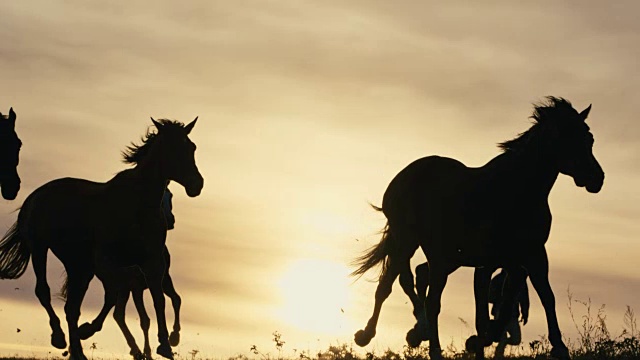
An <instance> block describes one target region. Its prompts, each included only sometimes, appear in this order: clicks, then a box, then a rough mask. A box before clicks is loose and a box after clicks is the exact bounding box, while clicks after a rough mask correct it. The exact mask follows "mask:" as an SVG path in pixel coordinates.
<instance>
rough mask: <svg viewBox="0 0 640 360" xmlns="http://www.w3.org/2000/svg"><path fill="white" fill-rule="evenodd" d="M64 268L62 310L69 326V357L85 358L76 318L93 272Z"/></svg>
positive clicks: (78, 317) (83, 359)
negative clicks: (65, 283)
mask: <svg viewBox="0 0 640 360" xmlns="http://www.w3.org/2000/svg"><path fill="white" fill-rule="evenodd" d="M66 270H67V300H66V302H65V304H64V312H65V314H66V316H67V325H68V326H69V359H79V360H85V359H87V357H86V356H85V355H84V352H83V351H82V344H81V343H80V339H81V337H80V334H79V331H78V320H79V319H80V306H81V305H82V300H83V299H84V296H85V294H86V293H87V289H88V288H89V283H90V282H91V279H92V278H93V272H92V271H87V270H85V269H82V268H75V267H67V268H66Z"/></svg>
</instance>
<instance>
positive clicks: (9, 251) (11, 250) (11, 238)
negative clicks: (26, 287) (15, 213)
mask: <svg viewBox="0 0 640 360" xmlns="http://www.w3.org/2000/svg"><path fill="white" fill-rule="evenodd" d="M30 257H31V250H30V249H29V246H28V244H27V241H26V239H25V238H24V237H23V236H22V234H21V233H20V230H18V222H15V223H14V224H13V226H11V228H10V229H9V231H7V233H6V234H5V235H4V237H3V238H2V240H0V279H17V278H19V277H20V276H22V274H24V272H25V270H26V269H27V265H29V258H30Z"/></svg>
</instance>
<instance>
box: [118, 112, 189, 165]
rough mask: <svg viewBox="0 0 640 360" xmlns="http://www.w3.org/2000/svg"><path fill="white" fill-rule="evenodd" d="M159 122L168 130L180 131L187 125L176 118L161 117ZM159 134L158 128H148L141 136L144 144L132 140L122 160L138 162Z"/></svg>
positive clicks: (123, 153)
mask: <svg viewBox="0 0 640 360" xmlns="http://www.w3.org/2000/svg"><path fill="white" fill-rule="evenodd" d="M158 122H159V123H160V124H162V125H163V127H162V131H166V132H176V131H180V130H183V129H184V127H185V125H184V124H183V123H181V122H180V121H176V120H169V119H160V120H158ZM178 129H180V130H178ZM157 135H158V132H157V129H156V131H155V132H153V131H151V128H148V129H147V133H146V134H145V135H144V136H143V137H142V138H141V141H142V144H140V145H138V144H136V143H133V142H132V143H131V145H128V146H127V148H126V149H125V150H124V151H123V152H122V161H123V162H124V163H126V164H137V163H138V162H139V161H140V160H142V159H143V158H144V157H145V156H146V155H147V153H148V152H149V149H150V148H151V146H152V145H153V143H154V142H155V140H156V137H157Z"/></svg>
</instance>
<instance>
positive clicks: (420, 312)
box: [400, 258, 428, 347]
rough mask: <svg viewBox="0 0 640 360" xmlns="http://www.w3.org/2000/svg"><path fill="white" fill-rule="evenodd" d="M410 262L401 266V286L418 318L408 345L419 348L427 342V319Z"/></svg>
mask: <svg viewBox="0 0 640 360" xmlns="http://www.w3.org/2000/svg"><path fill="white" fill-rule="evenodd" d="M409 260H410V259H409V258H407V259H406V261H405V262H404V263H403V264H401V269H400V286H402V290H403V291H404V293H405V294H407V296H408V297H409V299H410V300H411V304H412V305H413V316H414V317H415V318H416V324H415V325H414V327H413V328H412V329H411V330H409V332H408V333H407V337H406V340H407V344H408V345H409V347H418V346H419V345H420V343H421V342H422V341H423V340H427V336H426V333H427V331H426V324H427V318H426V314H425V311H424V297H422V298H421V297H420V296H419V295H418V294H417V293H416V288H415V286H414V282H413V273H412V272H411V265H410V262H409ZM427 283H428V282H427Z"/></svg>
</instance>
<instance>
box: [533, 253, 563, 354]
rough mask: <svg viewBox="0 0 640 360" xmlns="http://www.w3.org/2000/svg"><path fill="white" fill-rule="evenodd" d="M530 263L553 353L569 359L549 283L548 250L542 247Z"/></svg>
mask: <svg viewBox="0 0 640 360" xmlns="http://www.w3.org/2000/svg"><path fill="white" fill-rule="evenodd" d="M528 265H529V266H527V270H528V271H529V278H530V279H531V284H532V285H533V287H534V288H535V289H536V292H537V293H538V296H539V297H540V301H541V302H542V306H543V307H544V312H545V314H546V316H547V326H548V328H549V342H551V345H552V346H553V348H552V349H551V355H552V356H553V357H556V358H558V359H569V358H570V356H569V349H568V348H567V346H566V345H565V344H564V342H563V341H562V335H561V334H560V327H559V326H558V318H557V316H556V300H555V296H554V295H553V290H552V289H551V285H550V284H549V259H548V258H547V251H546V250H545V249H542V250H541V251H540V254H539V255H538V256H535V257H531V261H530V264H528Z"/></svg>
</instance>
